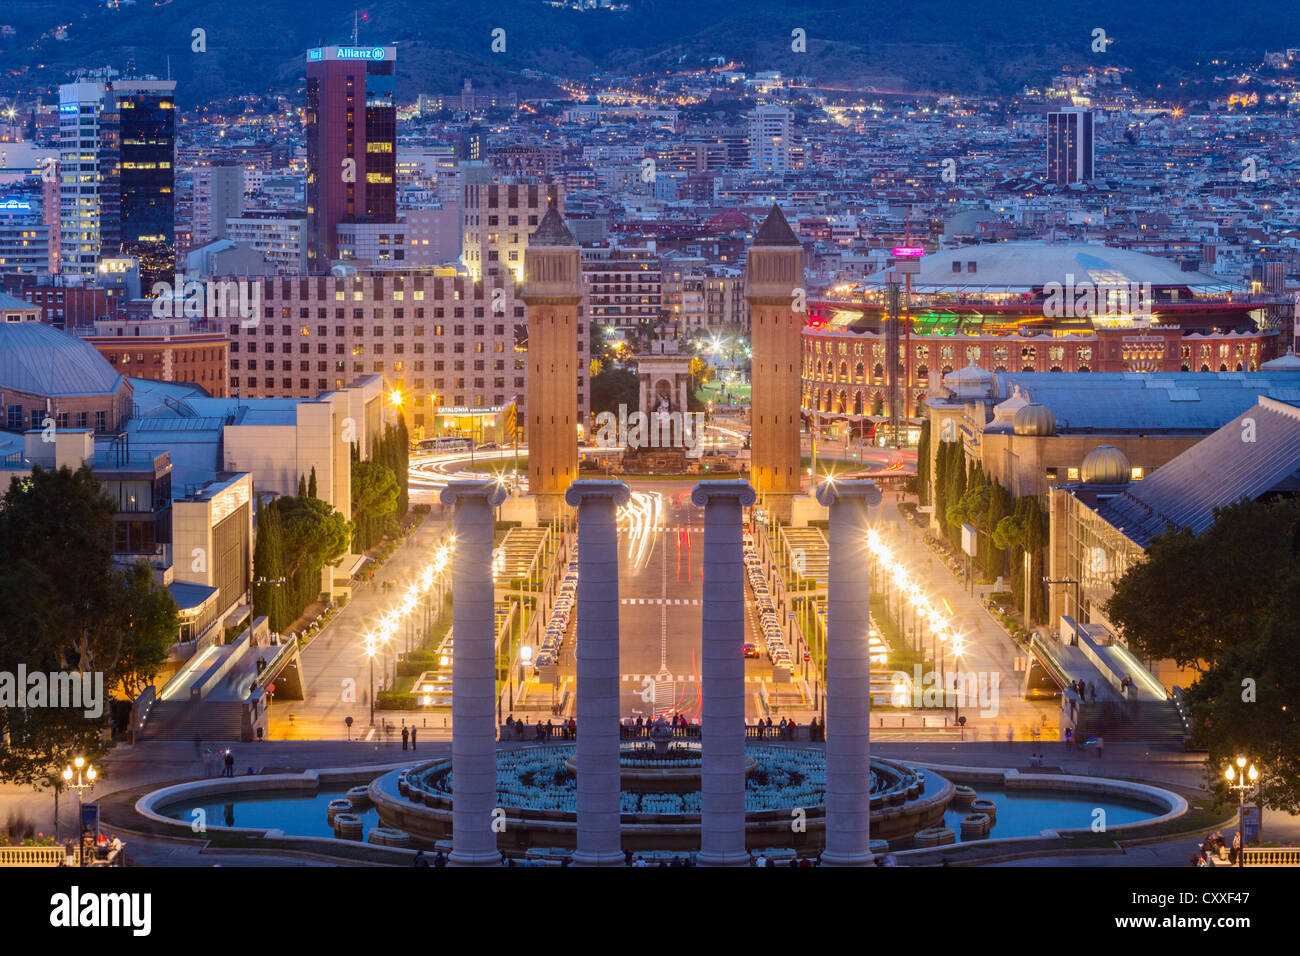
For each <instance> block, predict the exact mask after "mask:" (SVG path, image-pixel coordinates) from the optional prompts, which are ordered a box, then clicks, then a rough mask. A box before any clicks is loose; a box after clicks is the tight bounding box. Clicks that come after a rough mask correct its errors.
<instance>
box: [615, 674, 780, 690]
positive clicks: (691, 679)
mask: <svg viewBox="0 0 1300 956" xmlns="http://www.w3.org/2000/svg"><path fill="white" fill-rule="evenodd" d="M622 678H623V680H624V682H628V681H631V682H632V683H635V684H646V683H647V682H649V683H652V684H654V685H655V686H656V688H657V687H658V685H659V684H661V683H664V682H665V677H664V676H663V675H659V674H623V675H622ZM666 679H667V680H675V681H677V682H678V683H679V684H688V683H697V682H698V681H699V678H698V677H697V676H696V675H694V674H676V675H673V674H668V675H667V677H666ZM745 680H746V681H748V682H749V683H751V684H761V683H763V682H764V681H765V680H767V678H766V677H759V676H753V675H749V674H746V675H745Z"/></svg>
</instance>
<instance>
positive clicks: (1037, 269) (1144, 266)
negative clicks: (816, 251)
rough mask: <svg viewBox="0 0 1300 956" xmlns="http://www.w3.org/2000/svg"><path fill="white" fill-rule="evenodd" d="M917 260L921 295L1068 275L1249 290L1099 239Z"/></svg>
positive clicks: (986, 247)
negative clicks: (919, 265)
mask: <svg viewBox="0 0 1300 956" xmlns="http://www.w3.org/2000/svg"><path fill="white" fill-rule="evenodd" d="M920 261H921V269H920V272H919V273H918V274H917V275H915V276H913V278H912V291H913V292H914V293H916V294H920V295H925V294H938V293H953V292H959V291H965V292H967V293H971V294H978V293H981V292H983V293H988V294H999V293H1000V294H1017V293H1029V292H1034V291H1036V290H1041V289H1042V287H1043V286H1044V285H1046V284H1047V283H1049V282H1059V283H1061V284H1062V285H1065V284H1066V283H1067V282H1068V281H1070V280H1069V277H1070V276H1073V277H1074V279H1073V282H1074V284H1075V285H1076V286H1077V285H1079V284H1080V283H1083V282H1091V283H1093V284H1094V285H1097V286H1115V285H1122V284H1127V283H1130V282H1133V283H1143V282H1149V283H1151V286H1152V289H1153V290H1154V289H1158V288H1161V287H1165V288H1168V287H1180V288H1181V287H1188V288H1190V290H1191V291H1192V293H1193V294H1196V295H1211V294H1215V295H1218V294H1223V293H1227V292H1247V291H1249V290H1248V289H1246V288H1245V287H1244V286H1241V285H1238V284H1235V283H1228V282H1224V281H1223V280H1221V279H1216V278H1214V277H1213V276H1208V275H1205V274H1204V273H1201V272H1184V271H1183V269H1182V266H1180V265H1179V264H1178V263H1177V262H1175V261H1174V260H1172V259H1163V258H1160V257H1159V256H1149V255H1146V254H1145V253H1142V252H1134V251H1132V250H1131V249H1115V248H1112V247H1110V246H1106V245H1102V244H1101V243H1088V242H1061V243H1056V242H986V243H981V244H979V245H974V246H961V247H959V248H956V249H943V250H940V251H938V252H927V253H926V255H925V256H924V257H923V258H922V259H921V260H920ZM971 263H974V264H975V268H974V271H972V270H971V265H970V264H971ZM886 281H887V276H886V273H884V272H880V273H877V274H876V275H873V276H869V277H868V278H867V279H865V280H864V281H863V286H865V287H867V288H871V287H873V286H882V287H883V285H884V284H885V282H886Z"/></svg>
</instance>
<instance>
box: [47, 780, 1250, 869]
mask: <svg viewBox="0 0 1300 956" xmlns="http://www.w3.org/2000/svg"><path fill="white" fill-rule="evenodd" d="M73 767H76V769H77V782H76V783H73V782H72V768H73ZM1252 769H1253V768H1252ZM97 776H99V773H98V771H96V770H95V768H94V767H93V766H91V765H90V764H88V763H86V758H85V757H74V758H73V760H72V766H69V767H64V768H63V785H64V786H65V787H67V788H68V789H69V790H75V791H77V845H78V848H79V849H78V853H77V865H78V866H85V860H86V842H85V836H84V834H82V832H81V791H83V790H86V789H88V788H90V787H93V786H94V785H95V778H96V777H97ZM91 849H92V850H93V849H94V847H93V846H92V847H91Z"/></svg>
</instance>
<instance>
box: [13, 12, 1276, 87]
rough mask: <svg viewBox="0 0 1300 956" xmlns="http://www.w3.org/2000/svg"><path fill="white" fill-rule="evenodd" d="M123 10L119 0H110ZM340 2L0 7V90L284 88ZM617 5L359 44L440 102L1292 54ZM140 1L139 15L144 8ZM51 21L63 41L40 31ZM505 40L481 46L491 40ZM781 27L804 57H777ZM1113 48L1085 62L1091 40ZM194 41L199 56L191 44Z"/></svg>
mask: <svg viewBox="0 0 1300 956" xmlns="http://www.w3.org/2000/svg"><path fill="white" fill-rule="evenodd" d="M124 2H125V0H124ZM356 2H357V0H314V2H312V3H311V4H310V5H305V4H304V3H303V2H302V0H223V2H221V3H219V4H214V3H212V2H211V0H153V2H151V0H137V2H136V3H135V4H133V5H129V6H124V7H121V8H120V9H117V10H112V9H106V8H105V7H104V6H103V4H102V3H96V2H92V0H6V3H5V4H4V5H3V6H2V7H0V24H7V25H9V26H11V27H12V28H13V30H14V33H13V35H5V36H0V63H3V64H4V75H3V77H0V92H3V93H5V94H10V95H12V94H14V93H18V92H26V93H28V94H30V93H31V91H32V90H35V89H51V90H52V89H53V87H54V86H56V85H57V84H58V83H59V82H61V81H63V80H65V79H66V76H67V73H68V71H69V70H71V69H73V68H76V67H79V66H98V65H104V64H106V63H112V65H114V66H117V67H119V68H120V67H121V66H123V65H125V63H126V61H127V59H128V58H129V57H134V59H135V62H136V65H137V68H138V69H139V70H140V71H141V72H154V73H165V72H166V71H167V69H168V65H169V61H170V69H171V75H172V76H173V77H174V78H176V79H177V80H179V81H181V82H180V89H179V95H180V96H181V99H182V104H183V105H186V106H189V105H193V104H195V103H198V102H201V101H204V100H207V99H209V98H213V97H221V96H230V95H239V94H242V93H265V92H281V93H289V94H294V93H295V92H296V91H298V90H299V89H300V88H301V83H302V79H301V77H302V70H303V55H304V52H305V50H306V49H308V48H309V47H312V46H318V45H321V44H325V43H338V42H348V41H349V40H350V37H351V33H352V18H353V11H354V10H355V9H356ZM628 2H629V3H630V6H631V9H630V10H628V11H627V12H620V13H611V12H608V11H587V12H578V11H573V10H568V9H558V8H555V7H551V6H549V5H547V4H545V3H543V2H541V0H474V2H471V3H465V2H463V0H461V2H456V3H452V2H448V0H377V2H372V3H370V4H369V5H368V6H366V7H363V8H362V9H363V11H364V12H365V13H366V15H367V16H366V20H365V22H364V23H363V24H362V27H361V30H360V42H362V43H381V42H382V43H390V42H394V41H396V42H397V44H398V46H399V54H398V64H399V69H398V73H399V87H398V91H399V96H400V97H401V98H402V99H410V98H413V97H414V95H415V94H416V93H418V92H422V91H443V92H447V91H451V90H454V89H457V88H459V86H460V84H461V81H462V79H463V78H464V77H465V76H471V77H473V78H474V81H475V83H476V85H478V86H480V87H483V88H492V87H495V88H501V89H517V88H520V83H519V71H520V70H522V69H532V70H540V71H544V72H553V73H557V74H561V75H565V76H582V75H585V74H589V73H592V72H600V71H637V70H647V69H652V68H654V69H665V68H669V69H672V68H683V67H688V66H695V65H698V64H700V63H702V62H704V61H705V60H706V59H707V58H709V57H715V56H719V57H725V58H727V59H728V60H734V61H736V62H739V63H743V64H744V65H745V66H746V67H748V68H750V69H779V70H783V71H787V72H790V73H795V74H800V75H811V76H813V77H816V78H818V79H820V80H823V81H828V82H835V83H849V82H856V83H873V82H879V83H884V84H887V85H890V86H891V88H892V85H894V84H901V85H902V87H903V88H904V89H909V90H911V89H916V90H943V91H969V92H977V91H985V92H997V91H1002V92H1008V91H1011V90H1014V89H1016V88H1018V87H1019V86H1020V85H1021V84H1023V83H1026V82H1041V81H1042V80H1044V79H1046V78H1047V77H1049V76H1050V75H1051V74H1052V73H1054V72H1058V71H1059V68H1060V66H1061V65H1062V64H1063V63H1072V64H1075V65H1083V64H1086V63H1098V62H1103V61H1104V62H1106V63H1112V64H1115V65H1123V66H1129V67H1132V68H1134V69H1135V76H1136V78H1137V79H1138V81H1139V82H1141V83H1143V84H1144V85H1145V84H1151V85H1153V84H1154V83H1157V82H1161V81H1162V80H1164V81H1170V80H1174V79H1176V78H1178V77H1180V76H1182V75H1183V71H1186V70H1189V69H1191V68H1193V67H1195V65H1196V64H1197V63H1198V62H1200V61H1203V60H1205V59H1208V58H1210V57H1212V56H1219V57H1226V58H1228V59H1229V60H1233V59H1236V58H1237V57H1239V56H1240V57H1242V58H1244V59H1245V60H1246V61H1247V62H1250V61H1251V59H1257V58H1258V56H1259V54H1261V53H1262V52H1263V50H1265V49H1278V48H1281V47H1285V46H1300V17H1297V16H1296V14H1295V13H1294V5H1293V2H1292V0H1259V2H1255V3H1251V4H1246V5H1238V6H1234V7H1233V8H1232V9H1231V11H1230V12H1229V11H1227V10H1226V9H1225V8H1224V7H1223V6H1222V5H1221V4H1214V3H1210V2H1208V0H1157V2H1151V3H1145V4H1137V3H1133V2H1131V0H1089V2H1086V3H1084V2H1073V0H1072V2H1065V3H1051V4H1045V3H1041V2H1037V0H1005V2H1002V3H997V4H990V3H972V2H969V0H913V2H910V3H896V2H890V3H881V2H850V0H748V2H737V0H725V2H724V0H628ZM155 4H156V5H155ZM60 26H64V27H66V39H59V38H56V36H55V33H54V31H55V30H56V29H57V28H58V27H60ZM497 27H500V28H502V29H504V30H505V31H506V51H505V52H504V53H493V52H492V50H491V31H492V30H493V29H494V28H497ZM795 27H801V28H803V29H804V30H806V31H807V36H808V52H807V53H802V54H800V53H794V52H792V51H791V49H790V33H791V30H792V29H794V28H795ZM1095 27H1101V28H1103V29H1105V30H1106V32H1107V34H1108V35H1109V36H1110V37H1111V38H1112V39H1113V41H1114V42H1113V44H1112V45H1111V47H1110V49H1109V51H1108V52H1107V53H1105V54H1101V55H1099V54H1094V53H1092V52H1091V49H1090V45H1091V41H1092V31H1093V29H1094V28H1095ZM196 28H202V29H204V30H206V31H207V51H206V52H204V53H195V52H192V50H191V45H192V35H193V34H192V31H193V30H194V29H196Z"/></svg>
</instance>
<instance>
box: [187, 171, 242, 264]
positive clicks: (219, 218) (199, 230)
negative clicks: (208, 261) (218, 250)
mask: <svg viewBox="0 0 1300 956" xmlns="http://www.w3.org/2000/svg"><path fill="white" fill-rule="evenodd" d="M243 212H244V170H243V168H241V167H239V166H233V165H231V166H197V167H195V169H194V218H193V223H194V225H193V229H194V238H193V243H192V244H193V246H194V247H195V248H198V247H199V246H202V245H206V244H207V243H209V242H211V241H212V240H213V239H224V238H226V221H227V220H230V219H238V218H239V217H240V216H241V215H242V214H243Z"/></svg>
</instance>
